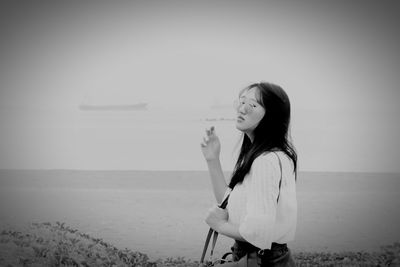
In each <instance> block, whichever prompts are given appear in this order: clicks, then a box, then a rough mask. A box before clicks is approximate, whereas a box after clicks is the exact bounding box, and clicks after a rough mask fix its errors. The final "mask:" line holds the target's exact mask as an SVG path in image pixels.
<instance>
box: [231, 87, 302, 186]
mask: <svg viewBox="0 0 400 267" xmlns="http://www.w3.org/2000/svg"><path fill="white" fill-rule="evenodd" d="M252 88H257V89H258V96H259V97H258V98H259V99H258V101H259V102H260V104H261V105H262V106H263V107H264V109H265V115H264V117H263V118H262V119H261V121H260V122H259V124H258V125H257V127H256V128H255V129H254V140H253V142H251V140H250V138H249V137H248V136H247V135H246V134H244V136H243V142H242V146H241V148H240V152H239V157H238V159H237V162H236V165H235V168H234V171H233V173H232V178H231V181H230V183H229V187H230V188H233V187H235V185H236V184H238V183H241V182H243V179H244V177H245V176H246V174H247V173H249V171H250V168H251V165H252V163H253V161H254V160H255V159H256V158H257V157H258V156H259V155H261V154H263V153H265V152H270V151H283V152H284V153H285V154H286V155H287V156H288V157H289V158H290V159H291V160H292V161H293V166H294V167H293V172H294V173H295V175H296V176H297V153H296V151H295V149H294V146H293V145H292V143H291V142H290V140H289V125H290V102H289V97H288V96H287V94H286V92H285V91H284V90H283V89H282V88H281V87H280V86H278V85H275V84H272V83H267V82H261V83H255V84H251V85H249V86H248V87H246V88H244V89H243V90H242V91H241V92H240V94H239V95H241V94H242V93H243V92H244V91H248V90H250V89H252ZM296 176H295V177H296Z"/></svg>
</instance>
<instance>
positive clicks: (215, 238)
mask: <svg viewBox="0 0 400 267" xmlns="http://www.w3.org/2000/svg"><path fill="white" fill-rule="evenodd" d="M274 154H275V155H276V157H277V158H278V161H279V168H280V171H281V178H280V180H279V192H278V198H277V200H276V202H278V201H279V196H280V194H281V184H282V162H281V159H280V157H279V156H278V154H276V153H275V152H274ZM229 195H230V194H228V195H227V196H226V197H225V199H224V201H222V203H221V204H220V205H219V208H221V209H225V208H226V206H227V205H228V199H229ZM213 234H214V235H213ZM211 236H213V241H212V243H211V251H210V259H211V258H212V256H213V254H214V248H215V244H216V243H217V238H218V232H216V231H214V230H213V229H212V228H210V229H209V230H208V234H207V238H206V242H205V243H204V247H203V253H202V254H201V259H200V263H204V258H205V256H206V252H207V248H208V244H209V243H210V240H211Z"/></svg>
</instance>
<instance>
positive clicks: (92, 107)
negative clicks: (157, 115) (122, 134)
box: [79, 103, 147, 111]
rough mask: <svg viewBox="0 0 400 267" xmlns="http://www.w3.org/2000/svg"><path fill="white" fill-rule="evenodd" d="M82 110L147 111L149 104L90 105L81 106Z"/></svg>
mask: <svg viewBox="0 0 400 267" xmlns="http://www.w3.org/2000/svg"><path fill="white" fill-rule="evenodd" d="M79 109H80V110H83V111H96V110H106V111H108V110H109V111H114V110H115V111H130V110H147V103H137V104H130V105H90V104H81V105H80V106H79Z"/></svg>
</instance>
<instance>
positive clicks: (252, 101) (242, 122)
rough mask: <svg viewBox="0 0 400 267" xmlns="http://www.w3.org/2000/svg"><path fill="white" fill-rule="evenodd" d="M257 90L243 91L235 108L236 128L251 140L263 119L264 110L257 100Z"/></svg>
mask: <svg viewBox="0 0 400 267" xmlns="http://www.w3.org/2000/svg"><path fill="white" fill-rule="evenodd" d="M257 94H258V88H255V87H253V88H251V89H249V90H247V91H244V92H243V93H242V94H241V95H240V97H239V102H238V104H237V106H236V111H237V119H236V128H237V129H238V130H239V131H242V132H243V133H246V134H247V135H248V136H249V137H250V139H253V131H254V129H255V128H256V127H257V125H258V123H259V122H260V121H261V119H262V118H263V117H264V114H265V109H264V107H263V106H261V104H260V103H259V102H258V100H257Z"/></svg>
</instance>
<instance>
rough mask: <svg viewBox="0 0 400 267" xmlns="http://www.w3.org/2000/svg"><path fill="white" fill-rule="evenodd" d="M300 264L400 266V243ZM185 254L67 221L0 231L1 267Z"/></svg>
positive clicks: (128, 262)
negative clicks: (130, 243) (104, 235)
mask: <svg viewBox="0 0 400 267" xmlns="http://www.w3.org/2000/svg"><path fill="white" fill-rule="evenodd" d="M293 256H294V258H295V261H296V264H297V265H298V266H400V243H394V244H393V245H388V246H385V247H382V248H381V251H379V252H374V253H367V252H342V253H315V252H299V253H294V255H293ZM198 265H199V263H198V262H197V261H191V260H188V259H185V258H183V257H178V258H167V259H159V260H156V261H151V260H149V257H148V256H147V255H146V254H143V253H141V252H137V251H131V250H129V249H124V250H121V249H118V248H116V247H115V246H113V245H111V244H109V243H106V242H104V241H103V240H102V239H100V238H94V237H91V236H89V235H88V234H85V233H81V232H80V231H78V230H76V229H72V228H70V227H68V226H66V225H65V224H64V223H60V222H57V223H54V224H52V223H33V224H31V225H30V226H29V228H28V229H26V230H24V231H16V230H2V231H1V232H0V266H85V267H86V266H107V267H108V266H109V267H111V266H113V267H119V266H141V267H167V266H176V267H184V266H185V267H194V266H196V267H197V266H198Z"/></svg>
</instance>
